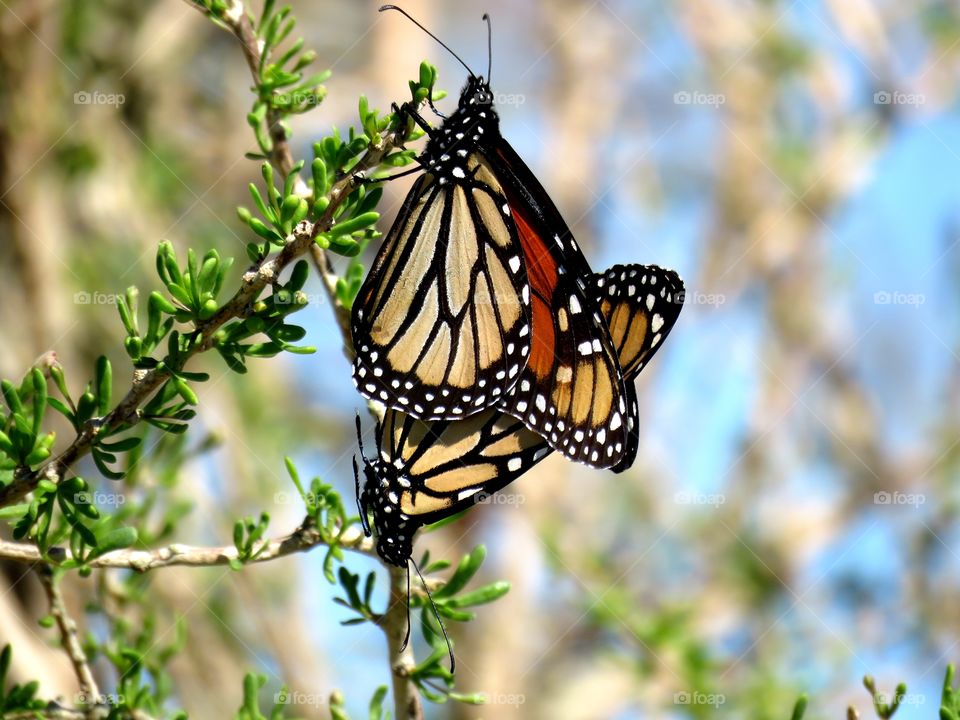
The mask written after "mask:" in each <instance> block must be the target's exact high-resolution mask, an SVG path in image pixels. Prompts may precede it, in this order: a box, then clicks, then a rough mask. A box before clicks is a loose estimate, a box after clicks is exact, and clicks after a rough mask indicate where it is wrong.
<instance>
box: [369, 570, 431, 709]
mask: <svg viewBox="0 0 960 720" xmlns="http://www.w3.org/2000/svg"><path fill="white" fill-rule="evenodd" d="M389 570H390V605H389V607H388V608H387V612H386V613H384V614H383V615H382V616H381V618H380V622H379V625H380V627H381V628H382V629H383V632H384V634H385V635H386V636H387V647H388V648H389V652H390V679H391V681H392V684H393V705H394V717H396V718H397V720H422V719H423V706H422V705H421V703H420V693H419V692H417V687H416V685H414V684H413V681H412V680H411V679H410V674H411V673H412V672H413V669H414V668H415V667H416V665H417V662H416V659H415V658H414V656H413V643H409V642H408V643H407V646H406V647H403V643H404V638H406V636H407V617H408V610H407V572H406V571H405V570H404V569H403V568H398V567H393V566H392V565H391V566H390V567H389ZM401 648H403V649H401Z"/></svg>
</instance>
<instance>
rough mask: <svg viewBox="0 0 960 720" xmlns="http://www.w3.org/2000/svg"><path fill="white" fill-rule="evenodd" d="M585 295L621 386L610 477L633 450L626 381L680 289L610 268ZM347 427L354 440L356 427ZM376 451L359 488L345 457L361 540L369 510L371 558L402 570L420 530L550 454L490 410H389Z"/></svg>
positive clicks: (644, 271)
mask: <svg viewBox="0 0 960 720" xmlns="http://www.w3.org/2000/svg"><path fill="white" fill-rule="evenodd" d="M588 291H589V292H590V293H591V297H592V298H594V299H595V300H596V301H597V304H598V306H599V308H600V311H601V312H602V313H603V315H602V317H603V318H604V319H605V322H606V324H607V327H608V328H609V331H610V334H611V336H612V339H613V343H614V344H615V346H616V348H617V352H618V354H619V361H620V363H621V365H622V366H623V368H624V373H625V377H626V379H627V388H628V396H629V402H630V407H629V413H628V414H627V421H626V426H627V428H628V431H629V432H628V444H627V452H626V454H625V456H624V458H623V460H622V461H621V462H620V463H619V464H618V465H617V466H616V467H615V468H614V470H615V471H617V472H620V471H623V470H625V469H626V468H627V467H629V466H630V465H631V464H632V463H633V460H634V458H635V457H636V453H637V449H638V446H639V428H638V427H637V401H636V389H635V388H634V386H633V379H634V378H635V377H636V376H637V375H638V374H639V373H640V371H641V370H642V369H643V368H644V366H645V365H646V364H647V362H648V361H649V360H650V358H651V356H652V355H653V354H654V353H655V352H656V351H657V349H658V348H659V347H660V345H662V343H663V340H664V338H665V337H666V336H667V335H668V334H669V332H670V331H671V330H672V329H673V326H674V324H675V323H676V321H677V318H678V316H679V315H680V310H681V308H682V307H683V299H684V286H683V281H682V280H681V279H680V277H679V276H678V275H677V274H676V273H675V272H673V271H672V270H664V269H662V268H659V267H657V266H655V265H646V266H645V265H629V266H623V265H618V266H615V267H613V268H611V269H609V270H607V271H606V272H605V273H603V274H600V275H596V276H594V277H593V278H592V280H591V284H590V286H589V287H588ZM357 430H358V436H359V420H358V428H357ZM377 444H378V447H379V457H377V458H376V459H374V460H368V459H367V458H366V457H363V461H364V477H365V482H364V485H363V488H362V489H361V487H360V473H359V470H358V468H357V465H356V460H354V473H355V476H356V483H357V504H358V507H359V508H360V516H361V519H362V520H363V522H364V530H365V531H366V532H367V534H369V532H370V528H369V526H368V525H367V517H368V513H369V512H372V513H373V523H374V527H375V529H376V531H377V553H378V554H379V555H380V557H381V558H383V560H384V561H386V562H388V563H390V564H392V565H397V566H400V567H404V566H406V565H407V562H408V560H409V559H410V556H411V554H412V547H413V546H412V543H413V536H414V534H415V533H416V531H417V530H418V529H419V528H420V527H421V526H423V525H426V524H429V523H433V522H437V521H439V520H442V519H443V518H445V517H449V516H450V515H453V514H455V513H458V512H460V511H461V510H464V509H466V508H467V507H469V506H471V505H473V504H474V503H476V502H477V501H478V500H481V499H483V498H485V497H486V496H488V495H489V494H491V493H493V492H496V491H497V490H500V489H502V488H503V487H504V486H506V485H507V484H509V483H510V482H512V481H513V480H515V479H516V478H518V477H519V476H520V475H522V474H523V473H524V472H526V471H527V470H529V469H530V468H531V467H533V466H534V465H536V464H537V463H538V462H540V461H541V460H542V459H543V458H545V457H546V456H547V455H549V454H550V452H551V449H550V447H549V445H548V443H547V442H546V440H545V439H544V438H543V437H541V436H540V435H537V434H536V433H534V432H532V431H531V430H530V429H529V428H527V427H526V426H525V425H524V424H523V423H522V422H520V421H519V420H517V419H516V418H514V417H512V416H510V415H508V414H505V413H502V412H499V411H498V410H496V409H492V410H486V411H483V412H480V413H476V414H474V415H472V416H470V417H469V418H465V419H463V420H458V421H435V422H425V421H422V420H418V419H417V418H414V417H412V416H411V415H408V414H406V413H402V412H399V411H396V410H390V411H388V412H387V413H386V415H385V417H384V419H383V421H382V422H381V423H380V424H379V425H378V426H377ZM360 451H361V455H362V453H363V445H362V443H361V446H360Z"/></svg>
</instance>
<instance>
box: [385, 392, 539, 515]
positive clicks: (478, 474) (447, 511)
mask: <svg viewBox="0 0 960 720" xmlns="http://www.w3.org/2000/svg"><path fill="white" fill-rule="evenodd" d="M381 433H382V437H381V440H380V453H381V454H380V460H381V462H383V463H384V464H387V465H389V466H391V467H392V468H394V469H395V471H396V472H397V481H396V482H397V489H396V491H395V492H396V495H397V498H396V505H397V508H398V511H399V513H401V514H402V516H405V517H404V519H409V521H410V522H412V523H414V524H417V525H425V524H428V523H431V522H436V521H438V520H441V519H443V518H445V517H449V516H450V515H453V514H455V513H458V512H460V511H461V510H464V509H466V508H467V507H470V506H471V505H473V504H474V503H476V502H477V501H478V500H482V499H483V498H485V497H487V496H488V495H490V494H491V493H493V492H496V491H497V490H500V489H502V488H503V487H505V486H506V485H508V484H509V483H511V482H513V481H514V480H515V479H516V478H518V477H519V476H520V475H522V474H523V473H524V472H526V471H527V470H529V469H530V468H531V467H532V466H533V465H535V464H536V463H538V462H539V461H540V460H541V459H542V458H544V457H546V456H547V455H548V454H549V453H550V448H549V447H547V444H546V443H545V442H544V440H543V438H541V437H540V436H539V435H537V434H536V433H533V432H531V431H530V430H529V429H527V428H526V427H525V426H524V424H523V423H521V422H520V421H519V420H517V419H516V418H513V417H511V416H509V415H505V414H503V413H500V412H497V411H496V410H486V411H483V412H480V413H475V414H474V415H472V416H470V417H469V418H466V419H464V420H457V421H439V422H424V421H422V420H418V419H417V418H414V417H411V416H410V415H406V414H404V413H401V412H398V411H396V410H389V411H388V412H387V414H386V415H385V417H384V419H383V422H382V424H381ZM391 499H392V498H391Z"/></svg>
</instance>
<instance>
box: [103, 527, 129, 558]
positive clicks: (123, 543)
mask: <svg viewBox="0 0 960 720" xmlns="http://www.w3.org/2000/svg"><path fill="white" fill-rule="evenodd" d="M136 542H137V529H136V528H135V527H128V526H124V527H120V528H116V529H115V530H111V531H109V532H107V533H104V534H103V535H101V536H100V537H99V538H98V539H97V555H103V554H104V553H108V552H111V551H112V550H122V549H124V548H128V547H130V546H131V545H133V544H134V543H136Z"/></svg>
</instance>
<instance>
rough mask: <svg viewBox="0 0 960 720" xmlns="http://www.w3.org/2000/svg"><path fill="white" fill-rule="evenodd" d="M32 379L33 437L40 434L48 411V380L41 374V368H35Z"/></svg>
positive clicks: (31, 373)
mask: <svg viewBox="0 0 960 720" xmlns="http://www.w3.org/2000/svg"><path fill="white" fill-rule="evenodd" d="M30 377H31V379H32V380H33V427H32V430H33V436H34V437H37V436H38V435H39V434H40V428H41V426H42V425H43V414H44V412H45V411H46V409H47V379H46V378H45V377H44V376H43V373H42V372H40V369H39V368H33V369H32V370H31V371H30Z"/></svg>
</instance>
